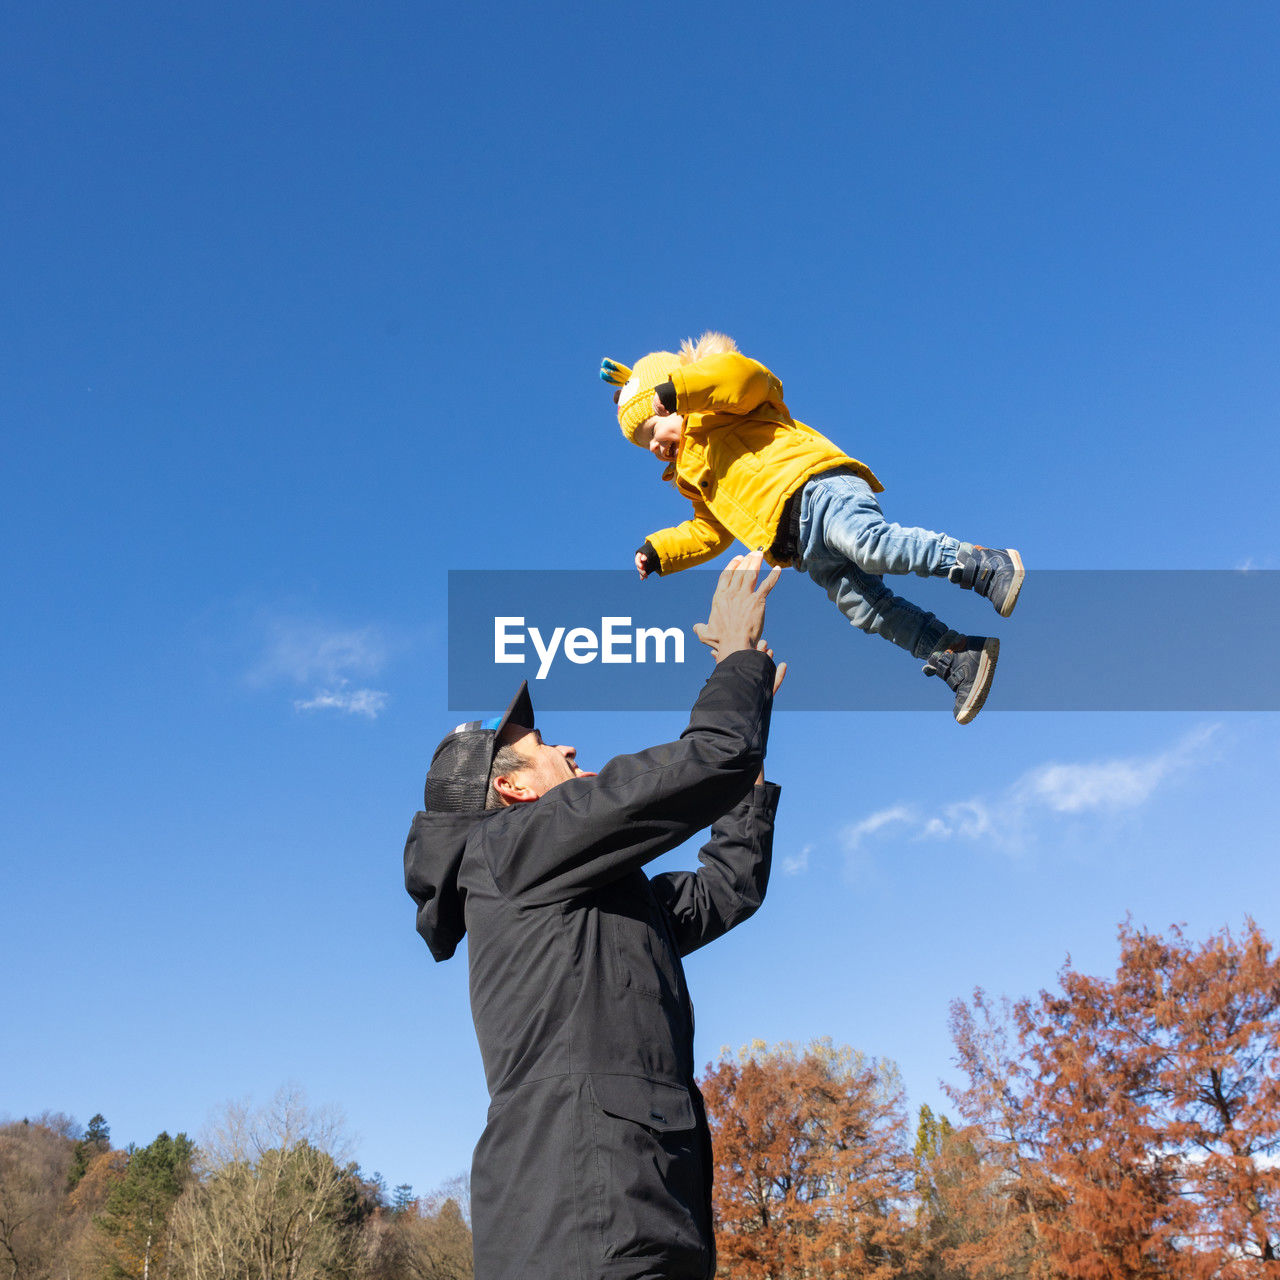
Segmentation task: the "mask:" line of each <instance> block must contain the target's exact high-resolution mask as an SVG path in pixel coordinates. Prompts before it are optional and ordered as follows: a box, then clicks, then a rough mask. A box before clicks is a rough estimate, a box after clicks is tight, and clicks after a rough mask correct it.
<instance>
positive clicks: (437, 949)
mask: <svg viewBox="0 0 1280 1280" xmlns="http://www.w3.org/2000/svg"><path fill="white" fill-rule="evenodd" d="M493 812H497V811H496V810H494V811H493ZM491 816H492V813H489V812H485V811H484V810H481V811H479V812H476V813H422V812H419V813H418V814H416V815H415V816H414V819H413V826H412V828H411V829H410V831H409V838H408V840H406V841H405V846H404V883H405V888H406V889H408V890H409V894H410V896H411V897H412V898H413V900H414V902H415V903H416V904H417V907H418V932H419V933H420V934H422V936H423V937H424V938H425V939H426V940H427V946H429V947H430V948H431V954H432V955H433V956H434V957H435V958H436V959H437V960H448V959H449V957H450V956H451V955H453V953H454V952H455V951H456V950H457V949H458V943H459V942H461V941H462V935H463V934H464V933H466V931H467V926H466V922H465V920H464V919H463V915H462V894H461V892H460V891H459V889H458V868H459V867H460V866H461V865H462V851H463V850H464V849H465V848H466V847H467V837H468V836H469V835H470V834H471V832H472V830H473V828H474V827H475V825H476V823H478V822H483V821H484V820H485V819H486V818H488V817H491Z"/></svg>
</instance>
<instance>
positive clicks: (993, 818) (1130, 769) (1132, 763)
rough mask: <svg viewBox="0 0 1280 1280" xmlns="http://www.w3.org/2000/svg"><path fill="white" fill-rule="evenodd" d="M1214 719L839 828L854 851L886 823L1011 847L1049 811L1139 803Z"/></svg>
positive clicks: (1195, 753) (1202, 751) (1201, 751)
mask: <svg viewBox="0 0 1280 1280" xmlns="http://www.w3.org/2000/svg"><path fill="white" fill-rule="evenodd" d="M1219 728H1220V726H1218V725H1205V726H1202V727H1201V728H1199V729H1195V730H1193V731H1192V732H1191V733H1188V734H1186V735H1185V736H1184V737H1182V738H1181V739H1179V740H1178V741H1177V742H1176V743H1174V744H1173V746H1171V747H1169V748H1168V749H1167V750H1165V751H1161V752H1158V753H1157V754H1155V755H1151V756H1130V757H1123V758H1119V759H1113V760H1099V761H1092V762H1085V763H1081V764H1059V763H1049V764H1042V765H1037V766H1035V767H1034V768H1032V769H1028V770H1027V771H1026V772H1025V773H1023V774H1022V775H1021V776H1020V777H1018V778H1017V779H1016V780H1015V781H1014V782H1012V783H1011V784H1010V785H1009V786H1008V787H1006V788H1005V789H1004V790H1003V791H999V792H996V793H994V794H991V795H985V796H981V795H980V796H973V797H970V798H968V799H965V800H960V801H956V802H954V803H952V804H947V805H943V806H942V808H940V809H934V810H931V809H927V808H925V807H923V806H907V805H895V806H893V807H892V808H889V809H881V810H879V811H878V812H876V813H873V814H871V816H870V817H867V818H863V819H862V820H861V821H859V822H855V823H853V824H852V825H850V826H848V827H845V828H844V830H843V831H842V832H841V838H842V841H843V843H844V847H845V850H846V851H847V852H848V853H849V854H850V855H853V854H856V853H857V852H858V850H859V849H860V848H861V847H862V846H863V845H864V843H865V842H866V841H867V840H868V839H869V838H870V837H872V836H874V835H877V834H878V833H880V832H881V831H883V830H884V829H885V828H887V827H891V826H894V827H899V828H905V829H906V833H907V834H908V835H909V836H910V838H911V839H915V840H970V841H978V840H982V841H984V842H986V843H988V844H992V845H999V846H1001V847H1003V848H1005V849H1009V850H1017V849H1020V848H1022V847H1023V846H1025V845H1026V844H1027V843H1029V841H1030V840H1031V838H1032V832H1033V830H1034V826H1035V823H1036V822H1037V820H1040V819H1044V818H1047V817H1052V816H1062V815H1071V816H1081V815H1087V814H1116V813H1120V812H1123V811H1125V810H1131V809H1137V808H1139V807H1140V806H1141V805H1144V804H1146V803H1147V801H1148V800H1150V799H1151V797H1152V796H1153V795H1154V794H1155V792H1156V790H1157V789H1158V788H1159V787H1160V785H1161V784H1162V783H1164V782H1167V781H1168V780H1169V779H1171V778H1173V777H1175V776H1177V775H1179V774H1182V773H1185V772H1186V771H1187V770H1189V769H1191V768H1193V767H1194V766H1195V765H1197V764H1199V763H1201V762H1202V761H1203V760H1204V759H1205V758H1206V757H1207V756H1208V750H1207V749H1208V747H1209V744H1210V742H1211V741H1212V739H1213V737H1214V735H1215V734H1216V733H1217V732H1218V730H1219Z"/></svg>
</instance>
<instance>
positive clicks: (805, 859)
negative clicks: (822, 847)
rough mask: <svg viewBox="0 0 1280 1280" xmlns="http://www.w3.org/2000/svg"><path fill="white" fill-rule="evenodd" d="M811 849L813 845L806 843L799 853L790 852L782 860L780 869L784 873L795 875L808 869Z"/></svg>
mask: <svg viewBox="0 0 1280 1280" xmlns="http://www.w3.org/2000/svg"><path fill="white" fill-rule="evenodd" d="M812 849H813V845H811V844H807V845H805V847H804V848H803V849H801V850H800V852H799V853H795V854H792V855H791V856H790V857H788V858H783V860H782V871H783V874H784V875H788V876H797V875H799V874H800V872H802V871H808V870H809V854H810V852H811V851H812Z"/></svg>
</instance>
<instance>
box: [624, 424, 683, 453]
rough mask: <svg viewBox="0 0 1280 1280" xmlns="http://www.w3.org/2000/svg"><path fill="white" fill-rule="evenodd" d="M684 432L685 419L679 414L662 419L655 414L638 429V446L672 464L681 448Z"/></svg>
mask: <svg viewBox="0 0 1280 1280" xmlns="http://www.w3.org/2000/svg"><path fill="white" fill-rule="evenodd" d="M683 430H684V419H683V418H682V417H681V416H680V415H679V414H678V413H668V414H665V415H663V416H662V417H659V416H658V415H657V414H656V413H655V414H654V415H653V417H651V418H646V419H645V420H644V421H643V422H642V423H641V424H640V426H639V427H638V428H637V429H636V444H638V445H639V446H640V447H641V448H642V449H648V450H649V452H650V453H651V454H653V456H654V457H655V458H658V459H660V460H661V461H663V462H670V461H671V460H672V459H673V458H674V457H675V456H676V450H677V449H679V448H680V433H681V432H682V431H683Z"/></svg>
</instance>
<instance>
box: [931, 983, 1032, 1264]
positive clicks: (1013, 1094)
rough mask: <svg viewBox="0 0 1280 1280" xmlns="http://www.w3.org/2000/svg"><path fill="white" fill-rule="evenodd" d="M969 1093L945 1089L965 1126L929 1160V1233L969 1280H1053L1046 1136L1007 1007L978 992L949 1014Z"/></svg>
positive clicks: (943, 1258) (944, 1258) (957, 1003)
mask: <svg viewBox="0 0 1280 1280" xmlns="http://www.w3.org/2000/svg"><path fill="white" fill-rule="evenodd" d="M950 1021H951V1037H952V1042H953V1044H954V1045H955V1049H956V1061H957V1064H958V1065H959V1066H960V1068H961V1069H962V1070H963V1071H964V1073H965V1075H966V1076H967V1077H968V1085H967V1087H965V1088H960V1087H957V1086H947V1087H946V1092H947V1094H948V1095H949V1096H950V1097H951V1099H952V1101H953V1102H955V1104H956V1107H957V1109H958V1111H959V1113H960V1116H961V1117H962V1119H964V1120H965V1121H966V1122H967V1123H966V1124H965V1125H964V1126H963V1127H961V1128H959V1129H956V1130H954V1131H953V1132H952V1133H951V1134H949V1135H946V1136H945V1137H942V1138H941V1139H940V1141H939V1142H938V1144H937V1148H936V1150H935V1151H934V1152H933V1153H932V1154H931V1156H930V1162H931V1165H932V1169H931V1187H932V1193H933V1201H934V1203H933V1214H934V1218H933V1223H932V1227H931V1229H932V1233H933V1236H934V1238H935V1240H936V1242H937V1245H938V1249H939V1253H940V1258H941V1261H942V1263H943V1265H944V1266H945V1267H947V1268H951V1269H955V1270H957V1271H959V1272H960V1273H961V1274H963V1275H965V1276H966V1277H970V1278H971V1280H1021V1278H1023V1277H1028V1278H1030V1280H1049V1277H1051V1276H1053V1275H1054V1274H1055V1273H1054V1271H1053V1268H1052V1266H1051V1262H1050V1258H1049V1252H1048V1247H1047V1244H1046V1242H1045V1222H1046V1216H1047V1215H1048V1214H1049V1213H1051V1212H1052V1203H1051V1200H1050V1196H1049V1188H1048V1187H1047V1186H1046V1183H1045V1176H1044V1172H1043V1167H1042V1163H1041V1155H1042V1152H1043V1148H1044V1135H1043V1132H1042V1126H1041V1118H1040V1116H1039V1115H1038V1114H1037V1112H1036V1111H1035V1109H1034V1107H1033V1106H1032V1103H1031V1096H1030V1094H1031V1087H1030V1079H1029V1074H1028V1069H1027V1066H1026V1064H1025V1063H1024V1062H1023V1061H1022V1058H1021V1054H1020V1048H1019V1045H1018V1042H1017V1036H1016V1033H1015V1031H1014V1026H1013V1022H1014V1010H1013V1006H1012V1005H1011V1004H1010V1002H1009V1001H1007V1000H1001V1001H997V1002H996V1003H994V1004H993V1003H992V1002H991V1001H990V1000H988V999H987V997H986V995H985V994H984V993H983V992H982V991H975V992H974V994H973V999H972V1002H971V1004H966V1003H965V1002H964V1001H960V1000H957V1001H955V1002H954V1003H953V1004H952V1006H951V1020H950Z"/></svg>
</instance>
